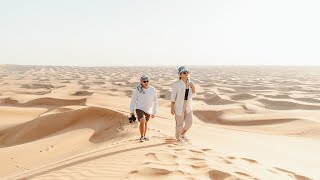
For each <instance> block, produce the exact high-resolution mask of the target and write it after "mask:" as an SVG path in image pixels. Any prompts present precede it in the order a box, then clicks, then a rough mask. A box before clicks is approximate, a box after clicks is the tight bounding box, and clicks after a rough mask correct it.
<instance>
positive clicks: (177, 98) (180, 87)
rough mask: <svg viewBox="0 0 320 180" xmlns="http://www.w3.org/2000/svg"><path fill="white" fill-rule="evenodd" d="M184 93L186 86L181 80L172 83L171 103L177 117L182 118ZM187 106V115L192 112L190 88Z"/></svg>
mask: <svg viewBox="0 0 320 180" xmlns="http://www.w3.org/2000/svg"><path fill="white" fill-rule="evenodd" d="M185 92H186V85H185V83H184V82H183V80H181V79H180V80H178V81H176V82H174V83H173V85H172V92H171V102H175V104H174V106H175V113H176V115H178V116H182V113H183V104H184V101H185V100H184V96H185ZM186 101H187V102H186V103H187V106H186V111H187V113H189V112H190V111H192V90H191V87H190V90H189V94H188V100H186Z"/></svg>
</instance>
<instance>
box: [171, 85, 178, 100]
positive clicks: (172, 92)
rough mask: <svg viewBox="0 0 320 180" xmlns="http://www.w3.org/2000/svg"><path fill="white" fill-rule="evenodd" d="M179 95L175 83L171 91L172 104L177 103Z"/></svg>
mask: <svg viewBox="0 0 320 180" xmlns="http://www.w3.org/2000/svg"><path fill="white" fill-rule="evenodd" d="M177 93H178V86H177V83H173V85H172V91H171V102H176V99H177Z"/></svg>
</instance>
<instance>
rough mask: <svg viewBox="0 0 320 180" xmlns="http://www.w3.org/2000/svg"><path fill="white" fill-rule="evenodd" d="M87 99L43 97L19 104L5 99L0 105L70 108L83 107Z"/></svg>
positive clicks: (0, 100) (16, 101) (7, 98)
mask: <svg viewBox="0 0 320 180" xmlns="http://www.w3.org/2000/svg"><path fill="white" fill-rule="evenodd" d="M86 101H87V98H82V99H57V98H50V97H43V98H37V99H33V100H30V101H27V102H23V103H20V102H19V101H18V100H14V99H12V98H9V97H6V98H4V99H0V105H1V104H2V105H15V106H18V107H19V106H21V107H30V106H38V105H51V106H71V105H85V104H86Z"/></svg>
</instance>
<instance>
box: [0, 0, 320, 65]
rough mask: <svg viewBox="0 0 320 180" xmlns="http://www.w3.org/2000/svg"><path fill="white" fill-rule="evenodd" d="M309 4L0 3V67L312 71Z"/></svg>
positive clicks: (315, 45) (316, 36)
mask: <svg viewBox="0 0 320 180" xmlns="http://www.w3.org/2000/svg"><path fill="white" fill-rule="evenodd" d="M319 9H320V2H319V1H317V0H300V1H297V0H268V1H262V0H219V1H214V0H208V1H201V0H199V1H190V0H180V1H174V0H157V1H156V0H112V1H111V0H110V1H108V0H101V1H98V0H91V1H83V0H54V1H45V0H0V64H41V65H77V66H104V65H313V64H318V65H319V64H320V33H319V32H320V23H319V19H320V11H319Z"/></svg>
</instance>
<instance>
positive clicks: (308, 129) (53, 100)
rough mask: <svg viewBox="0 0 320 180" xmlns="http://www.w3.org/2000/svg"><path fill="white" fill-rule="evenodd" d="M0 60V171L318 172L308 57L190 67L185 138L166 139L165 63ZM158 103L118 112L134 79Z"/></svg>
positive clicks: (148, 174) (282, 175) (144, 174)
mask: <svg viewBox="0 0 320 180" xmlns="http://www.w3.org/2000/svg"><path fill="white" fill-rule="evenodd" d="M143 69H144V71H143V72H142V71H141V67H90V68H89V67H87V68H85V67H58V66H14V65H2V66H0V159H1V162H2V163H1V164H0V177H1V179H39V180H40V179H41V180H43V179H48V180H49V179H50V180H51V179H174V180H175V179H214V180H220V179H225V180H231V179H281V180H282V179H288V180H289V179H299V180H305V179H319V178H320V174H319V170H320V169H319V167H320V159H319V158H318V156H319V152H320V143H319V141H320V119H319V117H320V89H319V85H320V73H319V72H320V71H319V68H318V67H191V68H190V69H191V70H192V71H191V73H192V74H191V78H192V80H193V81H194V83H195V84H196V87H197V90H198V93H197V94H196V95H195V96H194V102H193V108H194V123H193V127H192V129H191V130H190V132H189V133H188V134H189V137H190V138H191V142H189V143H188V142H185V143H182V144H179V143H176V141H175V139H174V129H175V121H174V118H173V116H172V115H170V101H169V99H170V90H171V85H172V82H173V81H175V80H176V79H177V77H176V72H175V69H174V68H171V67H146V68H143ZM142 74H148V75H149V76H150V77H151V80H150V82H151V84H152V85H153V86H154V87H155V88H156V89H157V90H158V96H159V113H158V115H157V117H156V118H155V119H152V120H150V123H149V126H148V127H149V130H148V136H149V138H150V141H147V142H144V143H140V142H139V141H138V138H139V133H138V123H137V122H136V123H132V124H130V123H129V122H128V120H127V115H128V113H129V110H128V109H129V102H130V96H131V93H132V91H133V88H134V87H135V86H136V85H137V79H139V77H140V76H141V75H142Z"/></svg>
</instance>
